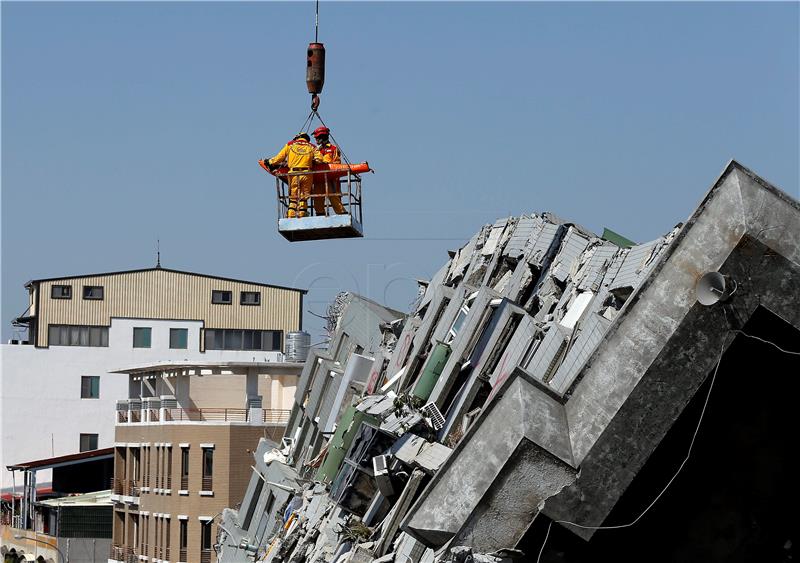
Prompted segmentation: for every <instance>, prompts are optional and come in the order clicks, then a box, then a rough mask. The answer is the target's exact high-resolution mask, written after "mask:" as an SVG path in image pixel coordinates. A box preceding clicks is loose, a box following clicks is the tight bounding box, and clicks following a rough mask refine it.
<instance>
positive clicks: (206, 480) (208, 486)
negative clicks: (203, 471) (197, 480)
mask: <svg viewBox="0 0 800 563" xmlns="http://www.w3.org/2000/svg"><path fill="white" fill-rule="evenodd" d="M213 484H214V483H213V478H212V477H203V489H202V490H204V491H213V490H214V489H213Z"/></svg>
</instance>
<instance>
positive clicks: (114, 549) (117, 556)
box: [109, 545, 125, 561]
mask: <svg viewBox="0 0 800 563" xmlns="http://www.w3.org/2000/svg"><path fill="white" fill-rule="evenodd" d="M109 556H110V558H111V559H113V560H114V561H125V548H124V547H122V546H121V545H112V546H111V553H110V554H109Z"/></svg>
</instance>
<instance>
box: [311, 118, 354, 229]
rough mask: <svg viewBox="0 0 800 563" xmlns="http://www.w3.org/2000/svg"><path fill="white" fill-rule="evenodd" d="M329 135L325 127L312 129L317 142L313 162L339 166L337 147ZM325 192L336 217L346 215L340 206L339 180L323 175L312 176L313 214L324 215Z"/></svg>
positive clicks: (328, 130) (340, 159)
mask: <svg viewBox="0 0 800 563" xmlns="http://www.w3.org/2000/svg"><path fill="white" fill-rule="evenodd" d="M330 134H331V130H330V129H328V128H327V127H325V126H323V127H317V128H316V129H314V133H313V135H314V140H315V141H317V150H316V155H315V160H317V161H318V162H325V163H333V164H341V162H342V155H341V154H340V153H339V147H337V146H336V145H334V144H331V142H330ZM326 192H327V194H328V201H329V202H330V204H331V207H332V208H333V211H334V212H335V213H336V214H337V215H343V214H344V213H347V212H346V211H345V210H344V206H343V205H342V196H341V195H340V194H341V190H340V188H339V179H338V178H336V179H332V178H327V177H326V175H325V174H314V188H313V190H312V194H313V195H314V196H317V197H313V198H311V199H312V200H313V202H314V214H316V215H325V197H324V196H325V193H326ZM334 194H335V195H334Z"/></svg>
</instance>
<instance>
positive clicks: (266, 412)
mask: <svg viewBox="0 0 800 563" xmlns="http://www.w3.org/2000/svg"><path fill="white" fill-rule="evenodd" d="M261 413H262V414H261V417H262V422H264V423H265V424H275V425H281V424H288V423H289V417H290V416H291V414H292V411H290V410H286V409H263V410H262V411H261Z"/></svg>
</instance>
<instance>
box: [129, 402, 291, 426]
mask: <svg viewBox="0 0 800 563" xmlns="http://www.w3.org/2000/svg"><path fill="white" fill-rule="evenodd" d="M259 410H260V411H261V412H260V414H259V415H258V418H253V419H252V420H251V417H250V414H251V412H253V411H255V412H258V411H259ZM291 414H292V411H291V410H288V409H247V408H217V407H205V408H199V409H196V408H161V409H146V410H145V411H141V410H129V411H122V410H120V411H117V421H116V422H117V424H137V423H141V422H151V423H164V422H167V423H168V422H211V423H218V422H222V423H225V422H240V423H250V422H252V423H261V424H264V425H267V426H284V425H286V424H288V422H289V417H290V415H291Z"/></svg>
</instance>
